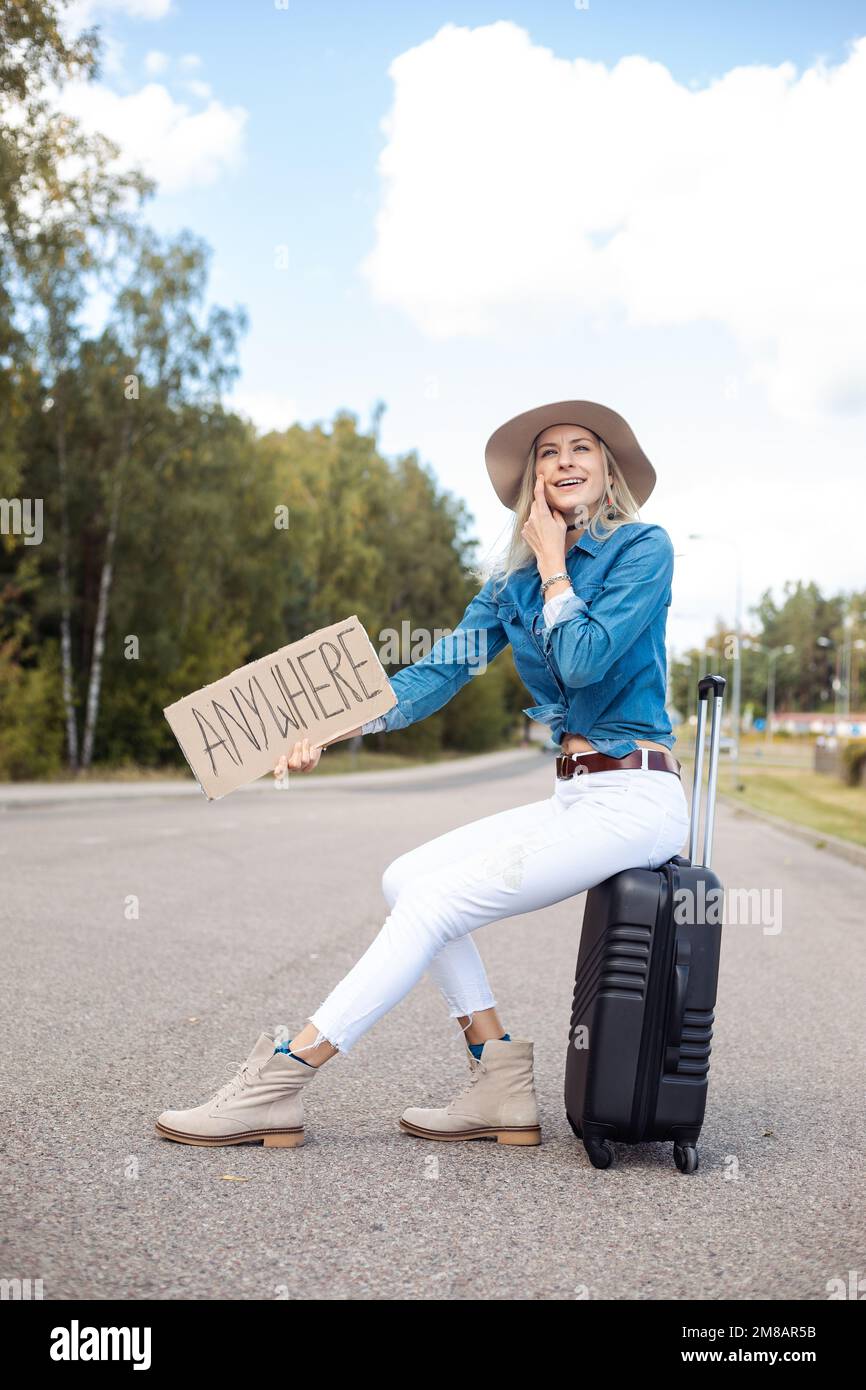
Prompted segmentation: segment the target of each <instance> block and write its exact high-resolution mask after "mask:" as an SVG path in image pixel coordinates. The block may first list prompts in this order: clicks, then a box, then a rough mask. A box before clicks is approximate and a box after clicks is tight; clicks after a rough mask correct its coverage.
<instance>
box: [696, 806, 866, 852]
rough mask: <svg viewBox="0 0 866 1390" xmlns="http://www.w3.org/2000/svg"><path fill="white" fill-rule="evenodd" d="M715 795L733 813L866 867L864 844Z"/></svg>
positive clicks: (865, 847) (865, 848)
mask: <svg viewBox="0 0 866 1390" xmlns="http://www.w3.org/2000/svg"><path fill="white" fill-rule="evenodd" d="M717 795H718V799H719V801H723V802H724V804H725V805H726V806H728V807H730V809H731V810H732V811H734V813H735V814H739V815H742V816H751V817H753V819H754V820H762V821H765V822H766V824H767V825H774V826H776V828H777V829H778V830H784V831H786V832H787V834H789V835H793V836H795V838H796V839H798V840H805V841H806V843H807V844H810V845H811V846H812V848H813V849H820V850H825V851H826V852H827V853H828V854H835V855H837V856H838V857H839V858H840V859H847V860H848V862H849V863H850V864H858V865H859V866H860V868H861V869H866V846H864V845H855V844H854V843H853V842H852V841H851V840H842V839H840V838H839V836H838V835H825V834H824V832H823V831H821V830H813V829H812V828H811V826H808V825H800V824H798V822H797V821H791V820H783V819H782V817H781V816H774V815H772V814H771V813H770V812H769V811H757V810H755V809H754V808H753V807H751V806H744V805H743V803H742V802H741V801H738V800H737V798H736V797H733V796H727V795H726V794H725V793H724V792H718V793H717Z"/></svg>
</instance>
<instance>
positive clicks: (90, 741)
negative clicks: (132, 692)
mask: <svg viewBox="0 0 866 1390" xmlns="http://www.w3.org/2000/svg"><path fill="white" fill-rule="evenodd" d="M130 434H131V430H130V425H129V423H128V422H124V427H123V440H122V443H121V447H120V455H119V458H118V461H117V465H116V467H115V470H114V488H113V492H112V499H111V513H110V516H109V521H108V535H107V536H106V539H105V554H104V556H103V559H102V572H101V574H100V577H99V602H98V604H97V607H96V623H95V625H94V629H93V652H92V656H91V661H90V680H89V682H88V686H87V712H86V716H85V724H84V747H83V749H82V754H81V766H82V767H90V764H91V763H92V761H93V745H94V742H95V739H96V724H97V720H98V718H99V696H100V691H101V689H102V666H103V659H104V656H105V633H106V630H107V628H108V610H109V607H110V605H111V585H112V581H113V579H114V550H115V545H116V542H117V531H118V526H119V523H120V503H121V498H122V496H123V481H124V475H125V472H126V463H127V459H128V456H129V449H130Z"/></svg>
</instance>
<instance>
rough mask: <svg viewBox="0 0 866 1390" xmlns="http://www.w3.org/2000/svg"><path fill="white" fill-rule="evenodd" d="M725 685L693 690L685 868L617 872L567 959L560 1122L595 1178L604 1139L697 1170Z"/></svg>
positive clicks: (605, 1161)
mask: <svg viewBox="0 0 866 1390" xmlns="http://www.w3.org/2000/svg"><path fill="white" fill-rule="evenodd" d="M724 688H725V679H724V677H723V676H704V677H703V679H702V680H701V681H700V682H699V685H698V726H697V733H696V738H695V769H694V783H693V787H692V804H691V818H690V827H689V847H688V848H689V854H688V858H684V857H683V856H682V855H679V854H677V855H674V856H673V858H672V859H669V860H668V861H667V862H666V863H665V864H662V865H661V866H660V867H659V868H658V869H625V870H623V872H622V873H618V874H614V875H613V877H612V878H609V879H606V880H605V882H604V883H600V884H598V886H597V887H595V888H592V889H591V890H590V891H589V893H588V894H587V897H586V910H585V912H584V917H583V929H582V932H581V937H580V947H579V950H578V957H577V971H576V974H575V981H574V999H573V1004H572V1011H571V1025H570V1028H569V1033H568V1056H567V1058H566V1064H565V1112H566V1115H567V1117H568V1122H569V1124H570V1125H571V1128H572V1129H573V1130H574V1133H575V1134H576V1135H577V1137H578V1139H582V1140H583V1146H584V1148H585V1149H586V1152H587V1155H588V1156H589V1159H590V1162H591V1163H592V1165H593V1167H595V1168H609V1167H610V1165H611V1163H612V1162H613V1157H614V1154H613V1149H612V1147H611V1141H615V1142H619V1143H624V1144H639V1143H642V1142H653V1141H656V1142H657V1141H664V1140H673V1144H674V1162H675V1163H676V1165H677V1167H678V1168H679V1170H680V1172H681V1173H693V1172H694V1171H695V1169H696V1168H697V1166H698V1151H697V1142H698V1136H699V1134H700V1132H701V1125H702V1124H703V1120H704V1111H705V1108H706V1103H707V1076H708V1073H709V1066H710V1051H711V1047H710V1044H711V1041H712V1036H713V1016H714V1015H713V1010H714V1007H715V1003H716V985H717V981H718V974H719V950H720V946H721V934H722V928H721V923H722V916H723V913H722V885H721V883H720V882H719V879H718V878H717V877H716V875H715V874H714V873H713V871H712V870H711V868H710V867H709V865H710V854H711V850H712V841H713V818H714V811H715V797H716V781H717V777H718V766H719V737H720V734H721V718H722V698H723V695H722V692H723V691H724ZM711 692H712V695H713V717H712V726H711V731H710V757H709V771H708V776H707V807H706V814H705V817H704V850H703V863H702V864H700V865H697V864H695V863H694V862H693V861H694V854H695V847H696V845H697V840H698V822H699V818H700V801H701V795H700V793H701V785H702V780H703V764H704V733H705V728H706V713H707V701H708V699H709V696H710V693H711Z"/></svg>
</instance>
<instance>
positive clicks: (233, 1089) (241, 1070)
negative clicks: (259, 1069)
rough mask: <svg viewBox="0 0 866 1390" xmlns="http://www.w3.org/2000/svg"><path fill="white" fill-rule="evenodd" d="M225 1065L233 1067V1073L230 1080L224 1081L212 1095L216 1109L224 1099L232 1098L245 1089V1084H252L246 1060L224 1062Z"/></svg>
mask: <svg viewBox="0 0 866 1390" xmlns="http://www.w3.org/2000/svg"><path fill="white" fill-rule="evenodd" d="M226 1066H227V1067H233V1068H234V1070H235V1074H234V1076H233V1077H232V1078H231V1080H230V1081H226V1082H225V1083H224V1085H222V1086H220V1088H219V1090H218V1091H217V1093H216V1095H215V1096H214V1098H213V1103H214V1107H215V1108H216V1109H219V1107H220V1106H221V1105H222V1104H223V1103H224V1102H225V1101H227V1100H233V1099H234V1097H235V1096H236V1095H239V1094H240V1092H241V1091H243V1090H246V1088H247V1086H252V1084H253V1082H252V1072H251V1070H250V1067H249V1063H248V1062H247V1061H243V1062H226Z"/></svg>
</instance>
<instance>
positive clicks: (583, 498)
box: [535, 425, 607, 521]
mask: <svg viewBox="0 0 866 1390" xmlns="http://www.w3.org/2000/svg"><path fill="white" fill-rule="evenodd" d="M535 473H536V477H542V478H543V479H544V495H545V497H546V498H547V505H548V506H549V507H550V508H551V509H553V508H554V507H555V508H556V509H557V511H560V512H565V513H567V514H568V513H573V512H574V509H575V508H576V507H579V506H581V504H582V506H583V507H585V508H586V511H585V512H583V511H582V512H581V515H582V516H584V517H585V518H586V520H587V521H588V520H589V517H590V516H592V514H593V512H594V511H595V509H596V507H597V505H598V503H599V501H600V499H601V498H602V497H603V496H604V493H605V490H606V488H607V477H606V472H605V463H604V456H603V454H602V452H601V444H600V443H599V439H598V435H596V434H593V432H592V430H590V429H586V428H585V427H584V426H583V425H551V426H550V428H549V429H546V430H543V431H542V432H541V434H540V435H539V436H538V439H537V441H536V445H535ZM569 520H571V516H570V515H569Z"/></svg>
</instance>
